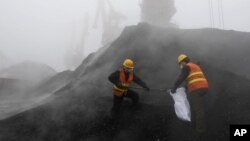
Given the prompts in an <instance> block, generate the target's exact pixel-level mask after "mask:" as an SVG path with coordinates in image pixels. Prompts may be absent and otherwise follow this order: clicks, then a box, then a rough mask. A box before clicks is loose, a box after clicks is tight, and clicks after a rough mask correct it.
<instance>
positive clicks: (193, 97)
mask: <svg viewBox="0 0 250 141" xmlns="http://www.w3.org/2000/svg"><path fill="white" fill-rule="evenodd" d="M178 63H179V65H180V68H181V74H180V76H179V78H178V79H177V81H176V82H175V83H174V86H173V88H172V89H171V92H172V93H175V92H176V89H177V88H178V87H179V86H180V85H181V83H182V82H183V81H184V80H186V82H187V90H188V93H189V95H188V98H189V101H190V106H191V121H192V125H193V126H194V127H195V129H196V131H197V132H198V133H204V132H205V130H206V126H205V112H204V107H203V104H204V102H203V97H204V95H205V94H206V93H207V92H208V82H207V79H206V78H205V75H204V73H203V71H202V70H201V68H200V67H199V66H198V65H197V64H195V63H192V62H191V61H190V59H189V58H188V57H187V56H186V55H185V54H181V55H179V56H178Z"/></svg>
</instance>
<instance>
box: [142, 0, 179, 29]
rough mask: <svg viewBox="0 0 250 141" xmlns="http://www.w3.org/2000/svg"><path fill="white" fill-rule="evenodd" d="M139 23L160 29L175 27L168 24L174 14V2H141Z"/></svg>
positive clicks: (161, 0) (153, 0) (166, 0)
mask: <svg viewBox="0 0 250 141" xmlns="http://www.w3.org/2000/svg"><path fill="white" fill-rule="evenodd" d="M140 7H141V22H146V23H149V24H152V25H156V26H161V27H169V26H170V27H173V26H176V25H174V24H171V23H170V20H171V18H172V17H173V16H174V14H175V13H176V9H175V3H174V0H142V2H141V3H140Z"/></svg>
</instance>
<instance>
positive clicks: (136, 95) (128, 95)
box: [125, 90, 139, 106]
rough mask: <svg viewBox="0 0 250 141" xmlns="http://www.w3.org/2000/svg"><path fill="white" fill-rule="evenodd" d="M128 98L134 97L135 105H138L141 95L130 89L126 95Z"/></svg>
mask: <svg viewBox="0 0 250 141" xmlns="http://www.w3.org/2000/svg"><path fill="white" fill-rule="evenodd" d="M125 96H126V97H128V98H131V99H132V102H133V106H137V105H138V103H139V95H138V93H136V92H135V91H132V90H128V92H127V94H126V95H125Z"/></svg>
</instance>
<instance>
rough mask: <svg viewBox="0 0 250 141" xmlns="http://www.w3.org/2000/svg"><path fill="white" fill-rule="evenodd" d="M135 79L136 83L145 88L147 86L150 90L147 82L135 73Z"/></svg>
mask: <svg viewBox="0 0 250 141" xmlns="http://www.w3.org/2000/svg"><path fill="white" fill-rule="evenodd" d="M133 81H134V82H135V83H136V84H138V85H140V86H142V87H143V88H145V89H146V90H149V87H148V86H147V84H146V83H145V82H144V81H142V80H141V79H140V78H139V77H138V76H137V75H135V74H134V79H133Z"/></svg>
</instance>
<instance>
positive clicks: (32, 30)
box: [0, 0, 250, 71]
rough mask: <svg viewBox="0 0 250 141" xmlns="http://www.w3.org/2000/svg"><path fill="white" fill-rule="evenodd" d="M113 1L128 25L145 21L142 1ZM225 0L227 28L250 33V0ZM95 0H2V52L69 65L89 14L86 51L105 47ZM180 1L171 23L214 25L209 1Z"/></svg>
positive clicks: (18, 58)
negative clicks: (96, 24) (68, 58)
mask: <svg viewBox="0 0 250 141" xmlns="http://www.w3.org/2000/svg"><path fill="white" fill-rule="evenodd" d="M110 1H111V2H112V3H113V5H114V6H115V9H119V10H120V12H122V13H123V14H125V15H126V16H127V20H126V21H125V22H124V23H123V26H125V25H135V24H137V23H138V22H139V21H140V8H139V1H141V0H110ZM222 1H223V14H224V23H225V27H224V29H226V30H238V31H246V32H250V18H249V17H248V13H250V9H249V8H248V6H249V5H250V1H249V0H237V1H236V0H222ZM96 3H97V1H96V0H1V1H0V52H1V51H2V52H4V54H5V56H7V57H8V59H9V62H12V63H18V62H21V61H24V60H33V61H37V62H41V63H45V64H49V65H50V66H51V67H53V68H55V69H56V70H57V71H62V70H64V69H65V67H64V65H63V55H64V54H65V51H66V49H67V48H68V47H71V46H75V45H76V44H77V40H78V39H79V36H80V35H81V29H82V28H83V27H82V25H83V22H84V16H85V15H86V13H88V15H89V18H90V19H89V34H88V37H87V38H86V45H85V46H86V47H85V55H87V54H89V53H91V52H93V51H96V50H97V49H98V48H99V47H101V43H100V40H101V32H102V29H101V25H100V23H99V28H98V29H94V28H92V25H93V22H94V21H93V20H94V16H95V11H96ZM175 3H176V9H177V13H176V15H175V16H174V17H173V19H172V22H173V23H175V24H177V25H178V26H179V27H180V28H185V29H187V28H207V27H211V23H210V15H209V2H208V0H175ZM217 4H218V3H217V0H213V8H214V9H213V14H214V25H215V27H217V28H221V26H220V24H219V20H218V19H219V16H218V7H217ZM73 38H75V39H73ZM0 62H1V61H0ZM0 65H1V64H0Z"/></svg>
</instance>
